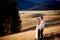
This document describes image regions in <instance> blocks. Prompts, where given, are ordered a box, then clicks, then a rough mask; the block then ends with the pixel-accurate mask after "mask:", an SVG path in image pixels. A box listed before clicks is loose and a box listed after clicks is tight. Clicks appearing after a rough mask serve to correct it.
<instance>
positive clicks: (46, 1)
mask: <svg viewBox="0 0 60 40" xmlns="http://www.w3.org/2000/svg"><path fill="white" fill-rule="evenodd" d="M17 2H18V6H17V8H18V10H50V9H55V8H56V5H57V4H60V1H55V0H53V1H52V0H18V1H17ZM54 4H55V5H54ZM59 7H60V6H59Z"/></svg>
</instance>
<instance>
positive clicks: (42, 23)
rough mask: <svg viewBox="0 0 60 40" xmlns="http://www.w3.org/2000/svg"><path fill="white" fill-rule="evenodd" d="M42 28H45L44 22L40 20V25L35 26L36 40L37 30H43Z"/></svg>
mask: <svg viewBox="0 0 60 40" xmlns="http://www.w3.org/2000/svg"><path fill="white" fill-rule="evenodd" d="M44 26H45V21H44V20H41V21H40V24H39V25H37V27H36V39H38V30H41V29H43V28H44Z"/></svg>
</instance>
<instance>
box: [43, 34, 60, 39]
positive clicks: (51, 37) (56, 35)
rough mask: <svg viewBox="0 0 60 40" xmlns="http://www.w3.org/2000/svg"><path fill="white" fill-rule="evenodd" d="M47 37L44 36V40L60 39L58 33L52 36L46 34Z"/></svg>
mask: <svg viewBox="0 0 60 40" xmlns="http://www.w3.org/2000/svg"><path fill="white" fill-rule="evenodd" d="M45 35H47V36H44V39H43V40H54V39H55V38H60V33H56V34H54V33H51V34H50V35H49V34H45ZM48 35H49V36H48Z"/></svg>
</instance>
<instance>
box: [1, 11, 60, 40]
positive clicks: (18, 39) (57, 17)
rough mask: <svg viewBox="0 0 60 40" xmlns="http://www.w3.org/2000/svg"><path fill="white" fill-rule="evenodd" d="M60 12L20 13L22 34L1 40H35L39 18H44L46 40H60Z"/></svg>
mask: <svg viewBox="0 0 60 40" xmlns="http://www.w3.org/2000/svg"><path fill="white" fill-rule="evenodd" d="M58 11H59V10H57V11H56V10H49V11H24V12H22V11H21V12H20V13H21V14H19V15H20V17H21V20H22V29H21V31H22V32H20V33H16V34H12V35H8V36H4V37H0V40H35V33H36V31H35V27H36V24H37V18H38V17H40V16H41V15H43V16H44V20H45V22H46V25H45V28H44V32H43V34H44V40H60V14H59V13H58Z"/></svg>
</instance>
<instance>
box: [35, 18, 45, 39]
mask: <svg viewBox="0 0 60 40" xmlns="http://www.w3.org/2000/svg"><path fill="white" fill-rule="evenodd" d="M37 21H38V22H37V26H36V39H37V40H40V39H43V30H44V25H45V21H44V19H43V17H40V18H37Z"/></svg>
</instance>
